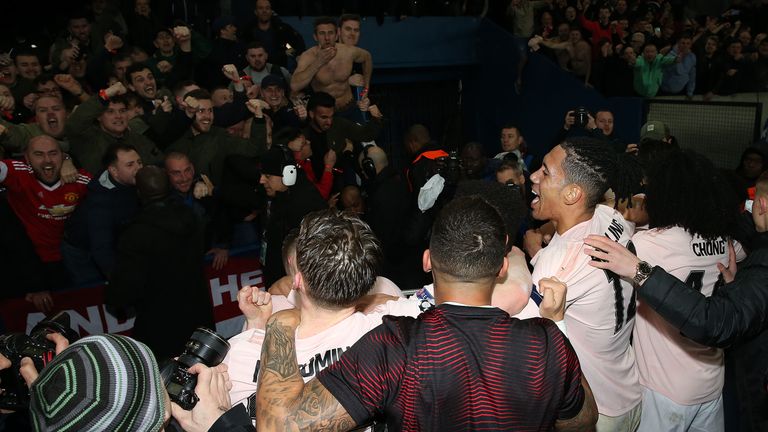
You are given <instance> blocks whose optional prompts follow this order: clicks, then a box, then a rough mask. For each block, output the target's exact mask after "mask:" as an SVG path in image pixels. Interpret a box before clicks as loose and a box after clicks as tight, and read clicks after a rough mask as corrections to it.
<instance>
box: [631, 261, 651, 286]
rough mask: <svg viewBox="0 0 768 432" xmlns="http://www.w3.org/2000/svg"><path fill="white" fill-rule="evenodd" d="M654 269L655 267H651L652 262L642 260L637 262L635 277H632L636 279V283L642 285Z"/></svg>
mask: <svg viewBox="0 0 768 432" xmlns="http://www.w3.org/2000/svg"><path fill="white" fill-rule="evenodd" d="M652 270H653V267H651V265H650V264H648V263H647V262H645V261H640V262H639V263H637V268H636V269H635V277H634V278H632V279H634V281H635V283H636V284H638V285H640V284H642V283H643V282H645V280H646V279H648V276H650V275H651V271H652Z"/></svg>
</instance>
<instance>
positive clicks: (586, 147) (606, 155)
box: [560, 137, 643, 208]
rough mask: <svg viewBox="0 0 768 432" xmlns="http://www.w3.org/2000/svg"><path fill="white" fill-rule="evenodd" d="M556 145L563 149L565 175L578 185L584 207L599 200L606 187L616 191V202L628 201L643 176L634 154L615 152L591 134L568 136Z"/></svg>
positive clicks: (590, 205)
mask: <svg viewBox="0 0 768 432" xmlns="http://www.w3.org/2000/svg"><path fill="white" fill-rule="evenodd" d="M560 146H561V147H562V148H563V149H564V150H565V153H566V157H565V159H563V163H562V166H563V171H564V172H565V176H566V179H567V181H569V182H571V183H576V184H578V185H579V186H581V187H582V189H583V190H584V192H585V193H586V197H587V199H586V203H587V207H588V208H594V207H595V206H596V205H597V204H598V203H600V201H602V199H603V195H605V192H606V191H607V190H608V189H611V190H613V192H614V194H616V203H617V204H618V202H619V201H621V200H629V201H630V202H631V198H632V195H633V193H634V192H636V191H637V190H638V189H639V187H640V184H641V182H642V179H643V172H642V169H641V168H640V164H638V162H637V160H636V158H635V157H633V156H631V155H629V154H628V153H620V154H617V153H616V152H615V151H614V150H613V148H612V147H611V146H610V144H608V143H607V142H605V141H603V140H598V139H594V138H581V137H578V138H569V139H568V140H566V141H565V142H563V143H562V144H560Z"/></svg>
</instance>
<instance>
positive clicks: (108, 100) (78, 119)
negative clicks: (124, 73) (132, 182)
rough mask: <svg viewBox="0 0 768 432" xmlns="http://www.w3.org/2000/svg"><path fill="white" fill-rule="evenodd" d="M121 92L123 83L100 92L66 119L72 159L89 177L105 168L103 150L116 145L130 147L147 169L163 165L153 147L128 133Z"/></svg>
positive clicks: (151, 143) (149, 142)
mask: <svg viewBox="0 0 768 432" xmlns="http://www.w3.org/2000/svg"><path fill="white" fill-rule="evenodd" d="M125 92H126V89H125V86H123V83H120V82H118V83H115V84H113V85H111V86H109V87H108V88H106V89H104V90H103V91H101V92H100V93H99V96H98V97H92V98H90V99H88V100H87V101H86V102H84V103H83V104H81V105H80V106H79V107H78V108H77V110H75V112H73V113H72V115H71V116H69V120H68V121H67V127H66V131H67V136H69V138H70V141H71V144H72V155H73V156H74V157H75V159H76V160H77V161H78V162H79V163H80V166H81V167H82V168H84V169H86V170H87V171H88V172H90V173H100V172H101V171H102V170H103V169H104V168H106V167H104V166H102V158H103V157H104V154H105V153H106V151H107V149H108V148H109V147H110V146H112V145H115V144H117V143H118V142H120V143H126V144H130V145H132V146H134V147H135V148H136V151H137V152H138V153H139V155H140V156H141V160H142V161H143V162H144V163H146V164H148V165H152V164H159V163H161V162H162V161H163V154H162V152H161V151H160V149H158V148H157V146H156V145H155V143H153V142H152V141H150V140H149V138H147V137H145V136H144V135H141V134H137V133H133V132H131V130H130V129H128V117H127V115H126V110H127V104H126V103H125V101H124V100H123V99H122V98H121V97H120V96H122V95H124V94H125ZM94 120H97V122H98V125H97V124H96V123H94Z"/></svg>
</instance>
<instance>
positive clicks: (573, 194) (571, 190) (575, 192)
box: [562, 183, 584, 205]
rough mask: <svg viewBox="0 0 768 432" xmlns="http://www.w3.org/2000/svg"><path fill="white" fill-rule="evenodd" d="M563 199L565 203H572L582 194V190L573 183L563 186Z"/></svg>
mask: <svg viewBox="0 0 768 432" xmlns="http://www.w3.org/2000/svg"><path fill="white" fill-rule="evenodd" d="M562 194H563V200H565V204H566V205H574V204H576V203H577V202H579V200H580V199H582V197H583V196H584V191H583V190H582V189H581V187H580V186H579V185H577V184H575V183H571V184H569V185H567V186H565V187H564V188H563V192H562Z"/></svg>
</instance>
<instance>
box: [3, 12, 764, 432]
mask: <svg viewBox="0 0 768 432" xmlns="http://www.w3.org/2000/svg"><path fill="white" fill-rule="evenodd" d="M123 3H124V4H122V5H121V4H120V3H119V2H112V1H99V0H94V1H91V2H88V8H86V9H83V10H77V11H76V12H72V13H71V14H70V15H69V16H68V17H67V20H66V27H65V28H64V29H62V32H61V33H60V34H57V35H56V37H55V38H52V40H51V43H50V46H37V45H36V46H32V45H31V44H29V43H28V42H25V43H21V44H18V45H15V46H14V47H13V49H12V50H10V52H8V53H4V54H3V55H2V56H0V113H1V114H2V115H1V116H0V150H1V151H2V153H3V160H2V161H1V162H0V185H1V186H2V187H3V188H4V189H3V192H2V199H0V225H2V226H3V230H2V231H0V251H2V255H0V265H2V267H0V272H2V273H3V275H4V278H5V280H6V284H5V289H4V290H3V294H2V296H3V298H12V297H24V298H25V299H26V300H27V301H28V302H30V303H32V304H33V305H34V307H35V308H36V309H37V310H39V311H41V312H44V313H49V312H52V311H56V310H58V308H59V305H57V304H56V302H55V298H56V296H55V295H52V292H54V291H65V290H68V289H71V288H73V287H83V286H88V285H91V284H97V283H101V282H103V281H106V282H107V284H106V285H105V288H104V296H105V297H104V302H105V304H106V305H107V307H108V310H109V312H110V313H111V314H113V315H114V316H116V317H118V318H120V319H126V318H129V317H133V318H135V322H134V327H133V330H132V337H133V338H135V339H136V340H132V339H130V338H126V337H121V336H113V335H106V336H95V337H89V338H85V339H83V340H81V341H78V342H75V343H74V344H72V346H70V347H69V348H67V345H68V343H67V341H66V340H64V338H62V337H61V336H57V335H55V334H54V335H49V340H50V341H51V342H52V343H53V342H55V343H56V351H57V353H59V355H58V356H57V357H55V359H54V360H53V362H52V363H51V364H49V365H48V366H47V367H45V368H44V369H42V370H40V371H36V370H35V367H34V365H33V364H32V363H31V362H29V361H24V360H22V361H21V363H20V364H16V363H12V362H11V361H6V360H8V359H6V358H4V357H0V369H5V368H8V367H19V366H21V375H22V376H23V378H24V380H25V381H26V382H27V383H28V384H29V385H30V389H31V390H30V392H31V398H30V400H29V401H28V403H29V407H30V412H29V413H27V412H24V411H22V412H19V413H17V414H18V415H16V416H15V417H14V415H10V416H8V417H0V429H2V427H3V424H5V426H6V428H8V429H9V430H12V428H13V427H31V428H34V429H37V430H59V429H66V430H153V431H154V430H159V428H161V427H162V426H163V424H164V423H166V422H167V421H168V419H169V417H171V416H173V417H174V418H175V421H176V422H177V423H178V424H176V425H175V427H178V428H183V429H184V430H188V431H196V430H211V431H216V430H253V425H254V424H257V423H258V426H259V430H273V429H281V430H282V428H288V429H292V428H305V427H314V428H326V429H328V428H330V429H333V430H337V429H338V430H348V429H351V428H353V427H356V426H372V427H374V428H375V427H380V425H381V424H383V423H386V424H387V426H388V427H389V428H391V429H392V430H406V429H407V430H458V429H461V430H467V429H468V430H480V429H490V430H515V429H517V428H521V429H526V430H527V429H536V430H540V429H546V430H549V429H552V428H553V427H554V428H556V429H558V430H589V429H590V428H592V427H593V426H594V425H595V424H596V425H597V430H598V431H635V430H643V431H656V430H667V429H670V428H674V427H681V425H684V428H693V429H696V430H712V431H719V430H723V427H724V423H725V421H726V420H729V421H732V420H731V419H733V418H735V419H737V421H739V420H740V421H741V422H742V423H743V424H744V427H745V428H746V429H745V430H749V428H752V427H759V426H755V425H762V427H764V425H765V421H766V420H765V418H766V413H767V412H768V411H767V410H765V408H766V403H767V402H768V393H766V386H765V383H766V381H765V380H766V377H768V369H766V364H768V359H766V357H765V354H764V352H763V351H760V347H761V346H762V344H763V342H762V341H763V339H764V337H765V332H763V331H762V330H763V329H764V328H765V324H764V323H763V321H764V317H765V316H766V314H767V313H768V312H766V311H767V310H768V301H766V300H768V296H766V295H765V293H764V292H765V288H766V286H765V281H766V280H768V274H767V273H766V272H768V268H766V266H767V265H768V261H766V259H765V255H764V252H765V250H766V244H768V243H766V238H765V237H766V234H765V233H766V231H768V219H767V218H768V174H765V172H766V168H768V167H767V166H766V160H765V155H764V153H763V152H762V151H761V150H760V149H759V148H749V149H747V150H746V151H745V152H744V154H743V155H742V158H741V163H740V164H739V166H738V167H737V168H736V169H735V170H733V171H731V170H721V169H717V168H715V167H714V166H713V164H712V163H711V162H710V161H709V160H708V159H707V158H706V157H704V156H702V155H700V154H698V153H695V152H692V151H690V150H685V149H684V148H685V147H686V143H678V142H677V140H676V139H675V137H674V135H673V131H671V130H670V128H669V127H668V126H667V125H666V124H665V123H663V122H659V121H653V122H648V123H646V124H645V125H643V128H642V130H641V131H640V136H641V140H640V142H638V143H630V142H626V141H625V140H623V139H622V138H621V137H618V136H616V135H615V134H614V127H613V124H614V116H613V113H611V112H610V111H607V110H600V111H597V112H594V113H591V112H588V111H587V110H585V109H583V108H574V109H573V110H571V111H569V112H567V113H565V118H564V122H563V128H562V129H561V130H560V131H559V133H558V136H557V139H556V142H553V143H552V145H551V146H549V148H548V151H547V152H546V154H544V155H535V154H531V153H530V152H529V151H528V150H527V147H526V143H525V129H526V125H517V124H503V125H499V126H500V127H499V145H498V149H497V150H498V151H496V152H494V153H496V154H495V155H494V156H491V155H490V154H488V153H487V149H486V148H484V146H483V145H481V144H480V143H477V142H468V143H465V144H464V145H463V146H461V148H460V149H459V150H458V151H447V149H445V148H443V147H442V146H441V145H440V144H439V142H438V141H437V140H435V139H433V136H432V134H431V133H430V131H429V129H428V128H427V127H425V126H424V125H421V124H414V125H411V126H410V127H409V128H408V129H407V131H406V132H405V134H404V136H403V137H402V146H403V149H404V152H405V154H406V155H407V157H408V162H409V163H407V164H406V167H405V169H404V170H402V171H401V170H398V169H395V168H394V166H393V164H391V163H390V157H389V155H388V154H387V152H386V151H385V148H386V146H381V145H377V143H376V139H377V138H378V137H379V135H380V134H379V132H380V131H381V129H382V127H383V125H384V124H385V123H386V121H387V118H386V116H385V112H386V107H379V106H377V104H376V103H375V101H372V100H371V99H370V98H369V94H370V87H371V77H372V74H373V64H374V63H373V59H372V55H371V53H370V52H368V51H367V50H365V49H362V48H360V47H358V46H357V45H358V42H359V40H360V37H361V32H364V30H365V29H364V28H361V24H362V20H361V18H360V16H358V15H354V14H341V15H340V16H339V17H338V18H336V17H334V18H330V17H323V16H321V17H318V18H315V19H314V21H313V39H314V40H313V41H305V40H303V38H302V37H301V36H300V35H299V34H298V33H297V32H296V31H295V29H293V28H291V27H290V26H289V25H287V24H286V23H284V22H282V21H281V20H280V19H279V17H278V16H277V15H276V14H275V13H274V11H273V9H272V8H273V6H275V8H277V7H278V6H279V7H281V8H283V9H281V11H283V13H291V12H292V11H293V12H295V13H297V14H307V13H319V12H348V11H349V8H352V7H359V8H360V9H358V10H362V11H364V12H366V13H379V14H381V13H383V12H382V9H383V10H384V12H385V13H386V14H390V15H393V16H397V17H399V18H405V17H406V16H411V15H420V14H425V13H434V12H440V11H442V13H445V14H454V15H458V14H475V15H483V14H487V15H488V16H490V17H491V18H493V19H498V20H499V22H501V23H503V24H508V25H509V26H510V27H509V30H510V32H512V33H513V34H514V35H515V36H519V37H521V39H520V41H522V42H521V43H520V44H519V46H518V47H517V48H518V49H519V50H520V52H521V53H523V54H524V56H527V55H531V54H530V52H531V51H536V50H538V49H539V48H541V49H542V51H544V52H547V53H548V54H549V55H552V56H553V59H554V60H555V61H557V62H558V63H559V64H561V65H562V66H563V67H565V68H567V69H568V70H569V71H571V72H572V73H574V74H575V75H577V76H578V77H580V78H581V79H583V80H584V82H585V84H589V85H593V86H594V87H595V88H596V89H598V90H600V91H602V92H604V93H605V94H606V95H617V96H626V95H641V96H644V97H653V96H655V95H656V94H660V92H661V93H667V94H681V95H686V96H689V97H690V96H692V95H694V94H697V93H698V94H703V95H704V97H705V99H709V98H711V96H712V95H713V94H715V95H725V94H732V93H735V92H738V91H755V90H760V86H763V87H765V83H766V81H765V80H766V76H765V59H766V55H767V54H768V40H765V33H760V32H758V31H757V29H764V28H765V24H766V21H765V19H766V12H765V11H766V5H765V4H764V3H763V2H760V3H758V4H756V5H751V4H742V3H737V4H734V5H733V7H732V8H730V9H729V10H728V11H727V12H726V13H725V14H723V15H722V16H720V17H703V18H701V19H699V17H697V16H695V14H693V13H692V11H690V10H689V9H686V8H684V7H683V6H682V5H678V4H677V3H674V4H673V2H660V3H656V2H627V1H625V0H617V1H616V2H609V3H600V4H594V5H593V4H591V2H590V1H589V0H580V1H578V2H576V3H573V4H571V3H569V2H565V1H555V2H547V1H540V2H538V1H536V2H533V1H528V0H512V1H511V2H508V4H505V5H504V6H505V7H504V8H499V7H498V6H499V5H498V4H496V3H495V2H485V3H484V2H434V4H433V3H432V2H423V3H422V4H421V5H419V2H402V3H399V2H392V3H387V2H382V3H381V4H379V5H378V6H373V4H374V3H378V2H360V4H357V3H355V2H328V3H327V4H326V2H294V3H295V4H294V3H291V2H283V3H280V4H279V5H277V4H276V5H273V4H272V3H271V2H270V1H269V0H256V1H255V2H254V3H253V15H252V17H249V19H246V20H243V17H238V19H236V18H235V17H232V16H226V15H222V16H215V15H214V16H213V17H214V18H213V19H208V20H205V19H202V20H201V19H200V16H191V15H190V14H189V11H190V10H192V9H188V8H182V9H179V8H178V7H175V6H178V5H177V2H171V3H172V5H173V6H174V7H171V8H170V9H169V8H167V7H165V6H168V5H166V4H165V2H155V3H153V2H151V1H149V0H135V1H131V2H123ZM125 3H130V4H125ZM181 3H183V4H184V5H185V6H188V7H190V8H191V7H192V6H195V7H198V6H200V7H202V3H203V2H201V4H197V2H181ZM289 3H290V4H289ZM352 3H355V4H354V5H353V4H352ZM363 3H364V4H363ZM438 3H439V4H438ZM155 7H158V8H157V10H156V9H155ZM292 8H294V9H292ZM445 8H447V9H445ZM185 15H189V16H186V18H187V19H186V20H185V19H182V18H185ZM691 15H694V16H691ZM406 19H407V18H406ZM243 21H245V23H244V24H240V25H238V24H239V23H242V22H243ZM207 23H210V25H209V26H208V25H207ZM536 23H539V24H536ZM753 29H754V30H753ZM724 47H727V54H722V55H723V57H720V55H721V53H720V51H721V50H723V49H724ZM699 54H700V56H699V57H697V55H699ZM697 58H698V59H699V60H698V61H697ZM521 60H522V61H521V62H520V68H521V69H520V70H522V68H524V67H525V60H524V58H523V59H521ZM520 76H521V75H519V74H518V78H517V82H514V83H513V82H510V85H516V86H517V87H518V88H519V87H520V86H522V85H525V84H524V83H523V82H522V80H521V79H520ZM761 83H762V84H761ZM388 144H394V143H388ZM492 154H493V153H492ZM243 244H250V245H254V244H258V250H259V252H260V254H261V256H260V257H259V258H260V262H261V265H262V271H263V283H264V287H265V290H259V289H256V288H255V287H250V286H248V287H243V288H242V289H241V290H240V292H239V293H238V305H239V307H240V310H241V312H242V313H243V315H244V318H245V324H244V328H243V332H242V333H240V334H239V335H236V336H234V337H233V338H231V339H230V341H229V347H230V350H229V354H228V355H227V356H226V358H225V359H224V361H223V364H222V365H219V366H215V365H212V364H211V365H208V366H211V367H206V366H204V365H196V366H194V367H192V368H191V369H190V372H191V373H192V374H195V375H197V376H198V381H197V386H196V387H195V392H196V394H197V398H198V401H197V405H195V404H193V407H191V409H182V408H181V407H180V406H179V405H178V404H177V403H178V402H179V400H177V399H175V394H176V393H175V392H176V391H177V390H178V389H174V388H172V386H170V385H169V384H168V382H169V378H168V377H167V376H162V377H161V376H160V372H159V369H162V368H159V367H158V363H160V361H162V360H166V359H170V358H173V357H176V356H178V355H179V354H181V353H182V352H183V350H184V349H185V342H187V340H188V339H189V335H190V334H192V332H193V331H194V330H195V329H196V328H198V327H208V328H213V327H214V319H213V313H212V308H211V304H210V292H209V288H208V287H207V285H206V281H205V278H204V273H203V269H204V267H203V261H204V258H205V256H206V255H209V256H210V258H211V260H212V266H213V268H214V269H217V270H220V269H226V267H227V264H228V261H229V256H230V251H231V250H232V249H233V248H235V247H237V246H238V245H243ZM745 258H746V260H745ZM737 261H739V264H737ZM737 268H738V270H737ZM404 291H406V292H413V293H414V294H413V295H412V296H410V297H409V298H405V296H404V295H403V292H404ZM736 293H739V294H740V295H739V296H736ZM744 293H746V294H744ZM667 298H675V299H676V301H675V302H674V303H670V302H669V301H667V300H665V299H667ZM386 315H393V316H396V317H397V318H393V317H385V316H386ZM702 317H704V318H702ZM516 318H519V320H518V319H516ZM529 318H530V319H529ZM541 318H545V319H541ZM553 322H554V323H553ZM382 323H383V325H382ZM436 340H439V341H440V343H435V341H436ZM137 341H138V342H137ZM523 341H524V342H523ZM70 342H71V341H70ZM0 348H2V347H0ZM186 348H187V349H191V348H190V345H187V347H186ZM723 348H728V349H730V350H731V351H730V352H731V353H732V354H733V358H734V359H735V361H736V362H737V364H738V368H739V374H737V376H735V377H734V378H732V379H733V380H734V381H733V383H734V385H736V387H737V388H738V399H739V401H740V404H741V405H740V409H741V412H740V413H736V414H734V413H724V404H723V398H722V392H723V383H724V379H725V378H724V377H725V366H724V365H725V363H724V362H725V361H724V350H723ZM3 352H4V353H7V351H3ZM83 353H86V354H83ZM155 359H157V360H158V361H156V360H155ZM11 360H14V359H11ZM14 361H15V360H14ZM121 365H130V367H122V366H121ZM214 366H215V367H214ZM67 367H69V368H71V370H72V371H75V372H77V373H74V372H73V373H70V374H66V373H61V374H60V373H59V371H61V370H62V369H64V368H67ZM38 372H39V373H40V374H41V375H40V377H38V376H37V374H38ZM95 377H103V378H104V381H103V383H102V384H103V385H102V384H100V385H102V386H101V387H99V388H100V389H101V388H103V389H104V390H103V393H102V395H104V394H107V393H108V396H106V397H102V398H93V399H91V387H89V386H91V385H93V382H95V381H98V380H95ZM161 381H164V383H162V384H164V385H162V384H161ZM99 382H100V383H101V381H99ZM126 382H127V383H131V382H132V383H134V385H132V386H131V385H124V384H121V383H126ZM137 383H138V384H137ZM70 384H72V385H70ZM74 384H77V385H74ZM141 384H143V385H141ZM1 385H3V383H0V386H1ZM64 387H66V388H67V389H70V388H71V389H72V390H71V394H70V397H67V398H62V399H60V401H61V400H63V401H64V402H62V403H65V404H69V405H68V406H69V407H70V408H66V409H65V408H63V406H60V405H58V402H55V403H50V401H51V400H52V399H56V398H57V397H59V396H58V394H59V393H61V392H62V391H63V390H62V388H64ZM67 391H69V390H67ZM99 391H102V390H99ZM121 392H122V393H121ZM169 394H170V396H169ZM115 395H119V396H118V397H116V396H115ZM0 396H2V395H0ZM169 397H170V400H171V401H172V402H173V403H170V402H169V399H168V398H169ZM80 398H82V399H83V400H84V401H87V402H88V405H87V407H85V408H83V407H80V408H74V407H76V406H78V405H77V402H78V401H79V400H80ZM2 400H4V399H0V401H2ZM129 400H132V401H135V402H136V403H130V404H128V403H127V402H126V401H129ZM417 400H418V402H416V401H417ZM84 406H85V405H84ZM233 406H234V407H233ZM0 408H7V407H6V406H2V407H0ZM28 414H31V416H28ZM19 415H20V416H19ZM3 422H5V423H3ZM17 422H19V423H17ZM19 424H21V425H22V426H18V425H19ZM126 425H128V426H126ZM172 427H174V426H169V428H172ZM67 428H69V429H67Z"/></svg>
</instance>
